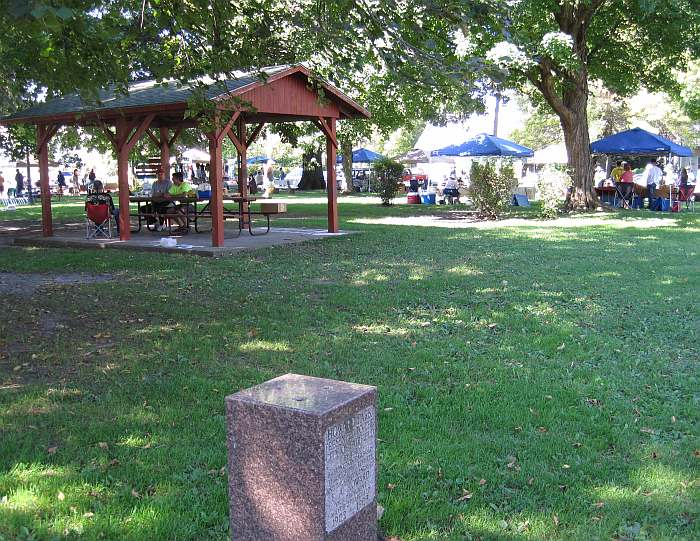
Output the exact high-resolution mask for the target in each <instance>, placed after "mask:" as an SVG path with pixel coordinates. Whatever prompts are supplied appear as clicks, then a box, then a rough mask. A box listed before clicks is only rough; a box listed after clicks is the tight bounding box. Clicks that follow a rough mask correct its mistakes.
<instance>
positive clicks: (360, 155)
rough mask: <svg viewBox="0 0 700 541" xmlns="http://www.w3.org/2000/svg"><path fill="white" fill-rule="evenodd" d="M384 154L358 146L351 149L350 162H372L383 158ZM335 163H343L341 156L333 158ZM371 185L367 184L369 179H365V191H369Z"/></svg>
mask: <svg viewBox="0 0 700 541" xmlns="http://www.w3.org/2000/svg"><path fill="white" fill-rule="evenodd" d="M383 159H384V156H382V155H381V154H379V153H378V152H374V151H373V150H370V149H368V148H358V149H357V150H353V151H352V163H372V162H376V161H377V160H383ZM335 162H336V163H343V156H341V155H338V157H337V158H336V160H335ZM370 189H371V186H370V184H369V179H368V180H367V191H370Z"/></svg>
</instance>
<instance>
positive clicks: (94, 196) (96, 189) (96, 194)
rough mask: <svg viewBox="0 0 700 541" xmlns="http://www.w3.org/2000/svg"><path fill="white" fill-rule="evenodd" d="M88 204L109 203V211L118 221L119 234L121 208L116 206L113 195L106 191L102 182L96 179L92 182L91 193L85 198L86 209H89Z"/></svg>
mask: <svg viewBox="0 0 700 541" xmlns="http://www.w3.org/2000/svg"><path fill="white" fill-rule="evenodd" d="M88 204H91V205H103V204H104V205H109V213H110V214H111V215H112V217H113V218H114V221H115V222H116V223H117V234H118V233H119V208H118V207H115V206H114V201H113V200H112V196H111V195H110V194H108V193H105V191H104V187H103V186H102V182H100V181H99V180H95V181H93V182H92V184H90V193H89V194H88V196H87V198H86V199H85V210H87V206H88Z"/></svg>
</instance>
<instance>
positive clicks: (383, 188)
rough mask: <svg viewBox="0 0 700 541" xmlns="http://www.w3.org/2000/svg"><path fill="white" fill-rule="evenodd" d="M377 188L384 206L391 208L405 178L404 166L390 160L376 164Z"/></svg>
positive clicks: (383, 160)
mask: <svg viewBox="0 0 700 541" xmlns="http://www.w3.org/2000/svg"><path fill="white" fill-rule="evenodd" d="M374 174H375V175H376V181H375V184H374V185H375V186H376V188H377V192H378V193H379V197H381V199H382V205H384V206H389V205H391V204H392V200H393V199H394V197H396V194H397V193H398V191H399V186H400V185H401V182H402V177H403V165H402V164H400V163H399V162H395V161H394V160H390V159H388V158H386V159H382V160H379V161H376V162H374Z"/></svg>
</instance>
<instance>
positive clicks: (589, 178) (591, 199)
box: [561, 101, 599, 210]
mask: <svg viewBox="0 0 700 541" xmlns="http://www.w3.org/2000/svg"><path fill="white" fill-rule="evenodd" d="M569 107H571V106H569ZM572 112H573V113H574V114H573V115H572V116H573V119H571V120H563V119H562V122H561V127H562V130H563V131H564V142H565V144H566V152H567V155H568V156H569V171H570V173H569V174H570V175H571V180H572V186H571V191H570V193H569V194H568V195H567V207H568V208H569V209H570V210H590V209H594V208H596V207H597V206H598V205H599V202H598V198H597V196H596V193H595V190H594V189H593V188H594V186H593V161H592V160H591V148H590V143H591V140H590V136H589V134H588V121H587V119H586V104H585V101H584V102H583V104H582V105H579V106H578V107H576V108H572Z"/></svg>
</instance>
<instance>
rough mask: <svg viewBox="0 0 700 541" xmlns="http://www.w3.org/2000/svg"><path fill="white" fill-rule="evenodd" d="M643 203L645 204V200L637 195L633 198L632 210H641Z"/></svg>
mask: <svg viewBox="0 0 700 541" xmlns="http://www.w3.org/2000/svg"><path fill="white" fill-rule="evenodd" d="M643 203H644V200H643V199H642V197H641V196H639V195H635V196H634V197H633V198H632V208H633V209H641V208H642V204H643Z"/></svg>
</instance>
